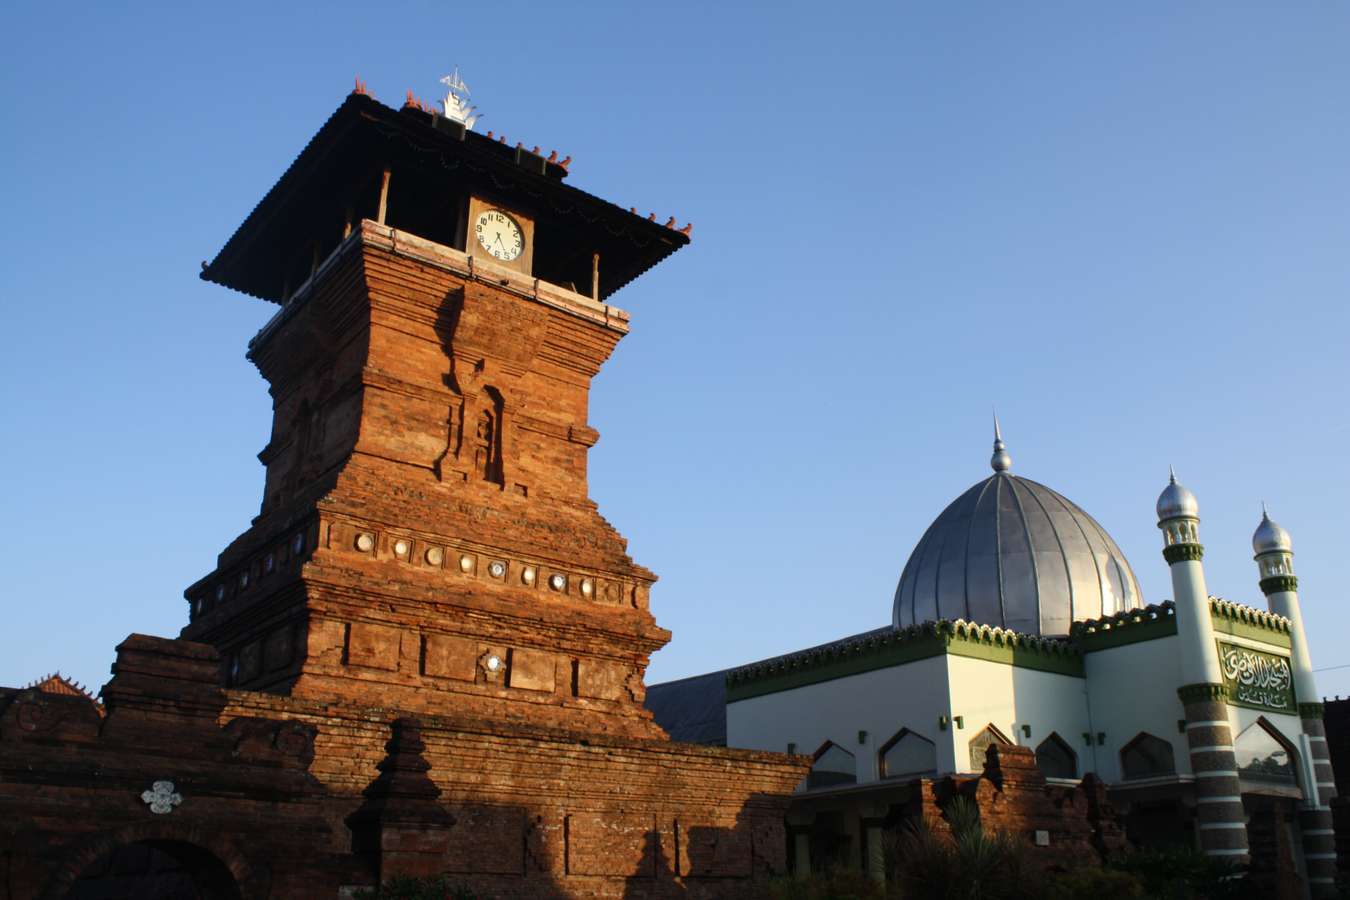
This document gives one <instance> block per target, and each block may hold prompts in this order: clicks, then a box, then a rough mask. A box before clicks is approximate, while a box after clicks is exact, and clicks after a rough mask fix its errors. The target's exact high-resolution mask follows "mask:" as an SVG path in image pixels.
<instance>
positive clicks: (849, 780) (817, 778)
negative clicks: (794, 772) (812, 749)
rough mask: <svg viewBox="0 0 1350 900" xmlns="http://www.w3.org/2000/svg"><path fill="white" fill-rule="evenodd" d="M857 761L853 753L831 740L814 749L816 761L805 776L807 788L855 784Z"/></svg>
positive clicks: (856, 780) (856, 779)
mask: <svg viewBox="0 0 1350 900" xmlns="http://www.w3.org/2000/svg"><path fill="white" fill-rule="evenodd" d="M857 782H858V761H857V760H856V759H854V757H853V754H852V753H849V752H848V751H847V750H845V749H844V748H843V747H840V746H839V745H838V744H836V743H834V742H833V741H826V743H825V746H823V747H821V748H820V749H819V750H817V751H816V761H815V762H814V763H813V764H812V765H811V771H810V773H809V774H808V775H807V776H806V786H807V787H808V788H818V787H830V786H832V785H838V784H857Z"/></svg>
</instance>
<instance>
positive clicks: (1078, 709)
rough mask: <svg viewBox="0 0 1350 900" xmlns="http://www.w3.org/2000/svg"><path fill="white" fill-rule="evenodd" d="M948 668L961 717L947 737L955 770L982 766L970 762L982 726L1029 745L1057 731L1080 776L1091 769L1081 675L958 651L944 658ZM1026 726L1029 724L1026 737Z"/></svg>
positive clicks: (956, 712)
mask: <svg viewBox="0 0 1350 900" xmlns="http://www.w3.org/2000/svg"><path fill="white" fill-rule="evenodd" d="M947 666H948V678H949V680H950V684H951V698H952V700H951V703H952V714H953V716H960V717H961V719H962V723H961V725H960V726H959V727H953V728H952V729H950V730H949V731H948V732H947V733H946V735H945V736H946V737H948V738H949V740H950V742H951V753H952V758H953V761H954V762H955V767H954V771H957V772H979V771H980V770H981V768H982V765H981V766H973V765H972V764H971V756H970V741H971V739H972V738H974V737H975V736H976V735H978V734H979V733H980V732H981V731H982V730H984V728H985V726H986V725H993V726H994V727H995V728H997V729H998V730H999V731H1001V732H1002V733H1003V734H1004V736H1006V737H1007V738H1009V739H1010V740H1012V741H1013V742H1014V743H1016V744H1021V745H1023V746H1027V747H1031V748H1032V749H1035V747H1036V745H1038V744H1040V743H1041V742H1042V741H1044V740H1045V739H1046V738H1048V737H1049V736H1050V735H1051V734H1058V735H1059V736H1060V738H1061V739H1062V740H1063V741H1064V742H1065V743H1066V744H1068V745H1069V747H1071V748H1072V749H1073V751H1074V753H1076V754H1077V755H1078V769H1079V774H1080V775H1081V774H1082V773H1083V772H1085V771H1090V766H1088V764H1087V763H1088V760H1086V759H1085V758H1084V755H1085V754H1084V750H1085V749H1086V748H1084V747H1083V745H1082V734H1083V732H1085V731H1088V730H1089V729H1088V727H1087V722H1088V715H1087V712H1088V710H1087V695H1086V689H1085V686H1084V682H1083V679H1082V678H1076V677H1074V676H1072V675H1060V674H1056V673H1053V672H1042V671H1040V670H1038V669H1027V668H1022V667H1019V666H1010V665H1007V664H1006V663H998V662H991V661H988V660H982V659H973V658H970V657H965V656H956V655H950V656H948V657H947ZM1024 725H1027V726H1030V730H1031V734H1030V736H1029V737H1028V736H1027V734H1026V731H1025V729H1024V728H1023V726H1024Z"/></svg>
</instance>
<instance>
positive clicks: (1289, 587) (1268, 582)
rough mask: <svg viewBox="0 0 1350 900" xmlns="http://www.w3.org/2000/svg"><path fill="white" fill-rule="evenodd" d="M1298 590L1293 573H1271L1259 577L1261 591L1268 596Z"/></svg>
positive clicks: (1296, 580)
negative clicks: (1267, 575) (1264, 576)
mask: <svg viewBox="0 0 1350 900" xmlns="http://www.w3.org/2000/svg"><path fill="white" fill-rule="evenodd" d="M1297 590H1298V577H1297V576H1294V575H1271V576H1269V577H1266V578H1262V579H1261V593H1263V594H1265V595H1266V596H1267V597H1269V596H1270V595H1271V594H1279V593H1283V592H1286V591H1287V592H1289V593H1293V592H1294V591H1297Z"/></svg>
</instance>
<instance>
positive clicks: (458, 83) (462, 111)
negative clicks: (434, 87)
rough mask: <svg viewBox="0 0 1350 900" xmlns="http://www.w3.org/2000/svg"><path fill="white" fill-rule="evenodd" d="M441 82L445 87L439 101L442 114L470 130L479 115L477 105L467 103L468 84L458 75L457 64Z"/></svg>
mask: <svg viewBox="0 0 1350 900" xmlns="http://www.w3.org/2000/svg"><path fill="white" fill-rule="evenodd" d="M441 84H443V85H445V87H446V91H445V99H444V100H442V101H441V109H442V111H443V112H442V115H444V116H445V117H446V118H447V119H453V120H454V121H456V122H459V123H460V124H462V125H463V126H464V127H465V128H468V129H470V130H472V129H473V123H474V122H477V121H478V119H479V118H480V117H481V116H480V113H479V112H478V107H476V106H473V105H472V104H470V103H469V86H468V85H467V84H465V83H464V79H463V78H461V77H460V75H459V66H455V71H454V72H452V73H450V74H449V75H446V76H445V77H444V78H442V79H441Z"/></svg>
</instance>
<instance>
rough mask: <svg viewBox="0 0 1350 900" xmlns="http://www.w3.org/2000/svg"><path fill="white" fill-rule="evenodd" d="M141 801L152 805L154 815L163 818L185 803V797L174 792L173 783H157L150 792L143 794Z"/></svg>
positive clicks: (151, 786)
mask: <svg viewBox="0 0 1350 900" xmlns="http://www.w3.org/2000/svg"><path fill="white" fill-rule="evenodd" d="M141 799H142V800H144V801H145V802H146V803H148V804H149V805H150V811H151V812H152V813H155V814H156V815H161V816H163V815H167V814H169V813H171V812H173V808H174V807H175V806H177V805H178V804H180V803H182V802H183V795H182V794H179V793H175V792H174V789H173V782H172V781H156V782H155V783H154V784H152V785H150V790H148V791H142V792H141Z"/></svg>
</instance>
